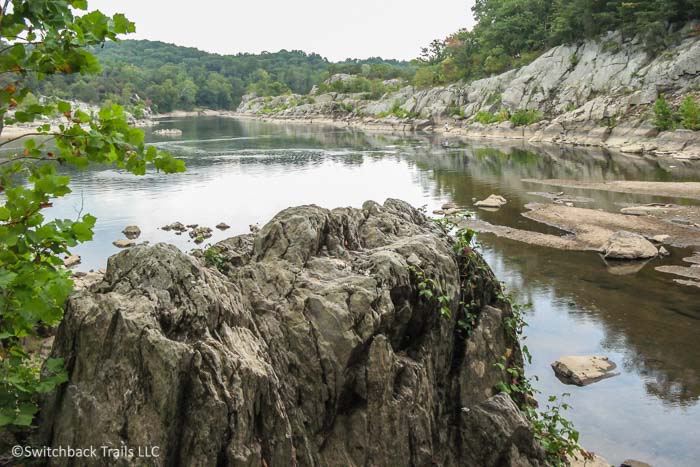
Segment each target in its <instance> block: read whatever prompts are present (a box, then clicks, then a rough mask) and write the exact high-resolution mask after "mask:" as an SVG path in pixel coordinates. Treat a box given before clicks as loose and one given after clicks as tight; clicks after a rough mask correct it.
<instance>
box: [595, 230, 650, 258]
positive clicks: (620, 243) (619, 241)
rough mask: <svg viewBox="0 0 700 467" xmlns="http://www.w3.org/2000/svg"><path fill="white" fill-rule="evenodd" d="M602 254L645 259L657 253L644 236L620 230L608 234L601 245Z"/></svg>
mask: <svg viewBox="0 0 700 467" xmlns="http://www.w3.org/2000/svg"><path fill="white" fill-rule="evenodd" d="M603 254H604V255H605V257H606V258H613V259H646V258H654V257H656V255H658V254H659V252H658V250H657V249H656V247H655V246H654V245H653V244H652V243H651V242H650V241H649V240H647V239H646V238H644V237H642V236H641V235H639V234H636V233H633V232H627V231H625V230H621V231H619V232H615V233H614V234H612V235H611V236H610V238H609V239H608V241H607V242H605V244H604V245H603Z"/></svg>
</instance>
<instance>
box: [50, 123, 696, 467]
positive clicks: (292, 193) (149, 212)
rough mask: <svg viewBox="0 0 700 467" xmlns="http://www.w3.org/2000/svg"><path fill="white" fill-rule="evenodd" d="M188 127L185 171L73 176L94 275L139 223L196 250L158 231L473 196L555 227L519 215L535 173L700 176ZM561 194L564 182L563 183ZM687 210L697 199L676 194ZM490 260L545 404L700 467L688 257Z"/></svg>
mask: <svg viewBox="0 0 700 467" xmlns="http://www.w3.org/2000/svg"><path fill="white" fill-rule="evenodd" d="M160 127H161V128H180V129H182V130H183V132H184V133H183V135H182V136H181V137H178V138H167V137H156V136H154V135H152V133H151V131H150V130H147V133H148V138H149V140H150V141H151V142H154V143H155V144H157V145H159V146H160V147H162V148H164V149H167V150H169V151H171V152H172V153H173V154H174V155H176V156H178V157H180V158H182V159H184V160H185V162H186V163H187V166H188V170H187V172H186V173H184V174H179V175H162V174H149V175H146V176H144V177H135V176H132V175H129V174H125V173H122V172H120V171H117V170H114V169H110V168H97V169H94V170H89V171H85V172H77V173H73V174H72V175H73V185H72V187H73V190H74V191H73V193H72V194H71V195H69V196H68V197H66V198H64V199H62V200H60V201H59V202H58V203H56V206H55V207H54V208H52V209H51V211H52V212H51V215H54V216H57V217H70V218H74V217H75V216H76V215H77V214H78V213H79V212H83V213H90V214H93V215H95V216H96V217H97V218H98V222H97V225H96V232H95V239H94V241H93V242H91V243H88V244H85V245H81V246H80V247H79V248H77V249H76V252H77V253H79V254H80V255H82V257H83V263H82V265H81V266H80V269H83V270H88V269H98V268H102V267H104V265H105V263H106V259H107V257H108V256H110V255H112V254H114V253H117V251H118V250H117V248H115V247H113V246H112V241H113V240H115V239H118V238H122V235H121V233H120V232H121V230H122V229H123V228H124V227H125V226H126V225H131V224H135V225H138V226H139V227H140V228H141V230H142V231H143V234H142V236H141V238H140V240H147V241H150V242H152V243H153V242H159V241H166V242H171V243H175V244H177V245H178V246H179V247H181V248H182V249H184V250H189V249H191V248H194V247H195V245H194V244H193V243H191V241H190V239H189V237H188V236H187V234H184V235H182V236H176V235H175V234H174V233H173V232H166V231H163V230H159V229H158V227H160V226H163V225H165V224H169V223H171V222H174V221H180V222H183V223H185V224H200V225H206V226H211V227H213V226H214V225H215V224H217V223H219V222H225V223H227V224H229V225H230V226H231V229H229V230H227V231H225V232H220V231H218V230H216V229H214V237H213V238H211V239H210V240H209V241H210V242H212V243H214V242H216V241H218V240H221V239H223V238H226V237H229V236H232V235H236V234H240V233H245V232H247V231H248V229H249V225H251V224H256V223H258V224H260V225H262V224H264V223H265V222H266V221H268V220H269V219H270V218H271V217H272V216H273V215H274V214H275V213H277V212H278V211H280V210H282V209H284V208H286V207H289V206H293V205H302V204H311V203H313V204H317V205H320V206H323V207H328V208H333V207H338V206H355V207H359V206H361V204H362V203H363V202H364V201H365V200H368V199H372V200H375V201H379V202H383V201H384V200H385V199H386V198H389V197H392V198H400V199H403V200H406V201H408V202H409V203H412V204H413V205H415V206H426V207H427V209H428V212H432V210H433V209H437V208H439V206H440V205H442V204H443V203H444V202H446V201H454V202H456V203H457V204H459V205H460V206H462V207H464V208H466V209H470V210H473V207H472V206H473V201H474V199H483V198H485V197H487V196H488V195H490V194H491V193H496V194H500V195H503V196H504V197H506V198H507V199H508V201H509V202H508V204H507V205H506V206H505V207H504V208H502V209H500V210H499V211H497V212H487V211H482V210H476V211H474V212H475V215H476V216H477V217H479V218H482V219H484V220H486V221H488V222H491V223H494V224H503V225H509V226H513V227H518V228H527V229H535V230H539V231H543V232H553V231H554V229H551V228H549V227H546V226H543V225H540V224H537V223H536V222H534V221H530V220H528V219H526V218H524V217H522V216H521V215H520V213H522V212H523V211H524V210H525V208H524V205H525V204H526V203H528V202H532V201H543V198H541V197H538V196H537V195H532V194H529V192H535V191H546V190H547V188H546V187H545V188H543V187H542V186H536V185H532V184H528V183H525V182H522V181H521V180H522V179H524V178H540V179H542V178H575V179H578V180H624V179H627V180H669V181H670V180H676V181H681V180H694V181H698V180H700V170H698V169H700V166H698V165H697V164H696V166H694V167H693V166H691V165H683V163H681V162H678V163H676V164H674V163H672V162H658V161H653V160H647V159H643V158H640V157H626V156H612V155H610V154H607V153H606V152H604V151H603V150H589V151H584V150H580V149H575V148H560V147H557V146H538V147H533V146H525V144H524V143H521V142H500V143H497V142H490V143H487V142H468V141H462V142H459V141H456V140H453V141H450V142H449V146H447V147H445V146H444V145H443V143H444V141H445V140H444V137H434V138H428V137H418V136H404V137H401V136H398V135H382V134H375V133H364V132H360V131H358V130H351V129H346V128H331V127H320V126H308V125H299V124H272V123H262V122H258V121H254V120H234V119H225V118H215V117H211V118H210V117H207V118H188V119H177V120H167V121H163V122H162V124H161V126H160ZM552 190H554V188H552ZM566 192H567V194H571V195H579V196H586V197H590V198H592V200H593V201H592V202H591V203H589V204H587V205H586V206H592V207H595V208H601V209H604V210H610V211H619V209H620V207H621V206H624V205H625V204H628V203H640V202H652V201H659V200H660V199H659V198H654V197H650V196H637V195H628V194H617V193H606V192H595V191H586V190H566ZM675 201H680V202H686V203H687V202H688V201H683V200H675ZM477 240H478V242H479V243H480V247H479V248H480V250H481V252H482V253H483V255H484V257H485V258H486V260H487V261H488V263H489V264H490V265H491V267H492V268H493V269H494V271H495V273H496V274H497V276H498V277H499V278H500V279H501V280H502V281H504V282H505V284H506V287H507V288H508V290H510V291H511V292H513V293H514V294H515V295H516V297H517V298H518V299H519V301H521V302H529V303H532V305H533V307H532V309H531V310H530V311H529V312H528V317H527V321H528V322H529V327H528V328H527V330H526V334H527V344H528V346H529V348H530V351H531V352H532V354H533V363H532V364H531V365H529V367H528V369H527V372H528V374H529V375H530V376H533V375H536V376H537V377H538V378H539V379H538V381H536V382H535V387H536V388H537V389H539V390H540V391H541V393H540V394H539V395H538V398H539V399H540V401H541V403H542V404H546V399H547V396H549V395H550V394H552V395H559V394H562V393H565V392H567V393H570V394H571V395H570V397H569V398H568V399H569V402H570V404H571V406H572V407H573V408H572V409H571V410H569V411H568V412H567V416H568V417H569V418H570V419H571V420H573V422H574V424H575V426H576V428H577V429H578V430H579V431H580V432H581V443H582V445H583V446H585V447H586V448H588V449H590V450H593V451H596V452H597V453H599V454H601V455H603V456H604V457H606V458H607V459H608V460H609V461H611V462H613V463H615V464H616V465H618V464H619V463H620V462H621V461H622V460H624V459H627V458H634V459H638V460H642V461H645V462H648V463H650V464H652V465H654V466H695V465H698V462H699V459H700V443H698V433H700V405H699V404H698V400H699V399H700V291H698V289H693V288H690V287H683V286H680V285H676V284H675V283H674V282H673V281H672V277H671V276H664V275H661V274H658V273H655V272H654V266H656V265H660V264H681V262H680V258H681V257H682V256H683V255H686V254H687V253H689V251H687V250H678V249H673V248H670V250H671V253H672V256H671V257H670V258H667V259H663V260H655V261H653V262H651V263H649V264H647V265H646V266H645V267H644V268H642V269H641V271H639V272H636V273H634V274H628V275H621V274H620V273H621V272H624V271H620V270H616V269H607V268H606V266H605V264H604V263H603V261H602V259H601V258H600V257H599V256H598V255H597V254H594V253H582V252H574V253H572V252H563V251H557V250H552V249H546V248H541V247H535V246H529V245H526V244H521V243H517V242H514V241H510V240H505V239H498V238H495V237H493V236H489V235H482V236H479V237H478V239H477ZM590 354H599V355H606V356H609V357H610V358H611V359H612V360H613V361H614V362H615V363H616V364H617V366H618V368H617V372H619V373H620V374H619V375H618V376H615V377H613V378H609V379H606V380H603V381H601V382H598V383H595V384H593V385H590V386H587V387H583V388H579V387H575V386H567V385H564V384H562V383H561V382H560V381H559V380H558V379H556V378H555V377H554V374H553V372H552V370H551V368H550V364H551V363H552V362H553V361H554V360H556V359H557V358H558V357H560V356H563V355H590Z"/></svg>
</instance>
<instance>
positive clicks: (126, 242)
mask: <svg viewBox="0 0 700 467" xmlns="http://www.w3.org/2000/svg"><path fill="white" fill-rule="evenodd" d="M112 245H114V246H116V247H117V248H130V247H132V246H134V245H136V242H135V241H133V240H131V239H123V238H120V239H119V240H115V241H113V242H112Z"/></svg>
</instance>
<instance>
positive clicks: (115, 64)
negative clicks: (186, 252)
mask: <svg viewBox="0 0 700 467" xmlns="http://www.w3.org/2000/svg"><path fill="white" fill-rule="evenodd" d="M92 52H93V53H94V54H95V55H96V56H97V58H98V59H99V60H100V62H101V63H102V68H103V72H102V73H101V74H98V75H85V76H80V75H69V76H54V77H51V78H50V79H48V80H45V81H42V82H41V83H39V89H40V91H41V93H42V94H44V95H48V96H58V97H65V98H73V99H78V100H81V101H85V102H90V103H102V102H104V101H105V100H112V101H113V102H117V103H120V104H124V105H132V104H133V103H134V102H133V96H134V94H138V96H139V97H141V98H142V99H143V100H144V101H146V102H147V103H148V104H150V105H152V106H153V107H154V109H156V110H158V111H160V112H167V111H170V110H174V109H184V110H190V109H193V108H197V107H204V108H210V109H232V108H235V107H236V106H237V105H238V104H239V102H240V100H241V97H242V96H243V94H245V93H248V92H254V93H256V94H257V95H259V96H270V95H279V94H284V93H286V92H295V93H300V94H305V93H307V92H309V91H310V90H311V88H312V86H313V85H315V84H319V83H321V82H322V81H323V80H324V79H326V78H327V77H328V76H330V74H332V73H337V72H341V71H343V72H353V73H357V74H359V73H362V72H363V70H364V73H365V74H366V75H367V76H368V77H369V78H372V79H390V78H395V77H399V76H403V77H406V78H410V77H411V76H412V72H411V69H410V68H409V65H408V63H406V62H399V61H396V60H383V59H381V58H370V59H367V60H349V61H346V62H343V63H338V64H332V63H330V62H329V61H328V60H326V59H325V58H323V57H321V56H320V55H318V54H315V53H310V54H307V53H305V52H302V51H298V50H294V51H287V50H281V51H279V52H274V53H262V54H238V55H218V54H212V53H207V52H203V51H201V50H198V49H194V48H188V47H180V46H176V45H172V44H165V43H163V42H154V41H146V40H139V41H132V40H127V41H122V42H116V43H113V42H110V43H107V44H105V45H104V47H101V48H94V49H93V50H92Z"/></svg>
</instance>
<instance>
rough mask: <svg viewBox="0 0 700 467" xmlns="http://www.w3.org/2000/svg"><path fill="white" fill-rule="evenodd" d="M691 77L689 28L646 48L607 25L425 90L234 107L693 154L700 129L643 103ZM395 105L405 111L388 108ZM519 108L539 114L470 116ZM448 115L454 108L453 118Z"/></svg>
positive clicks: (690, 91)
mask: <svg viewBox="0 0 700 467" xmlns="http://www.w3.org/2000/svg"><path fill="white" fill-rule="evenodd" d="M698 86H700V40H699V39H698V38H697V37H694V36H692V35H687V37H686V39H684V40H683V41H681V42H680V43H678V44H675V45H673V46H671V47H669V48H668V49H667V50H664V51H663V52H661V53H658V54H656V55H650V54H649V53H648V52H647V51H646V50H645V48H644V45H643V44H642V43H641V42H640V41H636V40H633V39H629V38H627V39H625V40H623V38H622V36H621V35H620V34H617V33H611V34H609V35H607V36H605V37H601V38H598V39H597V40H587V41H584V42H581V43H577V44H568V45H560V46H557V47H554V48H552V49H550V50H548V51H547V52H545V53H543V54H542V55H541V56H539V57H538V58H537V59H535V60H534V61H532V62H531V63H530V64H528V65H526V66H523V67H521V68H518V69H514V70H510V71H507V72H505V73H502V74H499V75H495V76H491V77H488V78H484V79H480V80H476V81H473V82H470V83H454V84H450V85H445V86H436V87H432V88H428V89H417V88H414V87H411V86H406V87H404V88H402V89H400V90H398V91H395V92H390V93H387V94H386V95H384V96H383V97H382V98H381V99H379V100H375V101H371V100H367V99H366V96H365V95H364V94H362V93H360V94H341V93H328V94H322V95H318V96H313V97H310V98H308V99H305V98H303V97H301V96H296V95H284V96H278V97H274V98H267V97H266V98H262V97H256V96H254V95H248V96H244V98H243V101H242V102H241V104H240V106H239V107H238V110H237V111H238V112H239V113H241V114H248V115H265V116H268V117H272V118H286V119H312V120H313V119H316V120H318V119H320V118H323V117H326V118H333V119H342V120H347V121H348V122H362V124H363V125H366V126H371V127H373V128H376V129H388V130H402V131H413V130H421V129H425V128H432V129H436V130H441V129H442V125H443V123H445V122H447V123H448V127H449V128H450V134H452V135H459V136H467V137H489V138H510V139H523V140H528V141H532V142H559V143H572V144H578V145H591V146H607V147H614V148H620V149H622V150H625V151H627V152H644V151H656V152H659V153H674V154H680V155H681V156H682V157H683V158H685V159H696V158H700V133H699V132H697V131H695V132H693V131H688V130H677V131H669V132H664V133H662V134H661V135H659V134H658V133H659V132H658V131H657V130H656V129H655V128H654V125H653V124H652V122H651V115H652V112H651V105H652V104H653V103H654V102H655V101H656V99H657V98H658V96H659V95H660V94H664V95H665V96H666V98H667V99H668V100H669V101H671V102H672V103H674V104H679V103H680V101H681V100H682V99H683V98H684V97H685V96H686V95H695V96H696V98H697V97H698V92H697V89H698ZM395 105H398V106H399V107H400V109H401V110H403V111H404V114H405V115H410V116H412V117H411V118H405V117H404V118H398V117H396V116H392V114H391V109H392V107H394V106H395ZM522 109H533V110H537V111H539V112H541V113H542V115H543V116H544V117H545V118H546V120H543V121H541V122H538V123H536V124H533V125H529V126H523V127H516V126H514V125H513V124H511V123H510V122H503V123H500V124H498V123H494V124H491V125H482V124H479V123H475V121H474V117H475V116H476V114H477V113H478V112H479V111H485V112H490V113H498V112H499V111H501V110H507V111H510V112H513V111H517V110H522ZM455 115H458V116H459V117H457V118H452V117H454V116H455Z"/></svg>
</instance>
